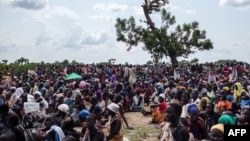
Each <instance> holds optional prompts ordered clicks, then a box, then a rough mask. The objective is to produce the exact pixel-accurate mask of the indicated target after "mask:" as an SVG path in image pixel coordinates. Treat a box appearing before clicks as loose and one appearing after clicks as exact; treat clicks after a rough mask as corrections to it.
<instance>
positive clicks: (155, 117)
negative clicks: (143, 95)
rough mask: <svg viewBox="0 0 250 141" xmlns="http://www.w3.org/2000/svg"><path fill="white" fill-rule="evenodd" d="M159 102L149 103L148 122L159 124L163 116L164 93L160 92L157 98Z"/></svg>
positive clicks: (164, 108) (165, 106) (164, 110)
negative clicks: (150, 113)
mask: <svg viewBox="0 0 250 141" xmlns="http://www.w3.org/2000/svg"><path fill="white" fill-rule="evenodd" d="M158 101H159V104H154V105H150V111H151V112H152V120H151V121H150V122H149V123H158V124H161V123H162V122H163V121H164V118H165V112H166V109H167V103H166V102H165V94H160V95H159V98H158Z"/></svg>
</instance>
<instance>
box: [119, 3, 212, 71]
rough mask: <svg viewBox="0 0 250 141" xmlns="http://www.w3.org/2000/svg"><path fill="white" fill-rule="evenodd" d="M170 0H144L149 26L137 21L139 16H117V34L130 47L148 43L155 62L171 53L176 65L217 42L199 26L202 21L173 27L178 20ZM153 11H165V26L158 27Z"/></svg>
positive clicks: (148, 49)
mask: <svg viewBox="0 0 250 141" xmlns="http://www.w3.org/2000/svg"><path fill="white" fill-rule="evenodd" d="M166 4H168V0H144V3H143V4H142V8H143V11H144V15H145V19H146V20H145V21H142V20H140V21H141V23H146V25H147V26H144V27H143V26H142V25H136V22H135V19H134V17H133V16H131V17H130V18H129V19H121V18H117V20H116V24H115V27H116V34H117V41H121V42H124V43H126V45H128V49H127V50H128V51H129V50H131V48H132V47H133V46H138V44H139V43H142V44H144V46H143V50H145V51H148V52H149V53H150V54H151V55H152V57H153V59H154V61H155V63H156V64H157V63H158V61H159V59H162V58H163V57H164V56H165V57H169V58H170V60H171V63H172V65H173V66H176V65H178V60H177V58H178V57H184V58H188V56H189V55H190V54H193V53H195V51H197V50H199V51H203V50H210V49H213V43H212V42H211V41H210V39H207V38H206V31H205V30H200V29H199V23H198V22H196V21H194V22H191V23H184V24H183V25H179V24H178V25H177V26H176V27H175V28H171V29H172V30H170V27H171V26H174V25H175V24H176V21H175V16H172V15H171V13H170V12H168V11H167V10H166V9H165V8H164V6H165V5H166ZM153 12H159V13H160V14H161V20H162V22H161V27H157V26H156V24H155V23H154V22H153V20H152V18H151V16H152V15H151V14H152V13H153Z"/></svg>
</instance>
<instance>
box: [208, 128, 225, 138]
mask: <svg viewBox="0 0 250 141" xmlns="http://www.w3.org/2000/svg"><path fill="white" fill-rule="evenodd" d="M209 138H210V141H224V125H223V124H216V125H213V126H212V128H211V131H210V134H209Z"/></svg>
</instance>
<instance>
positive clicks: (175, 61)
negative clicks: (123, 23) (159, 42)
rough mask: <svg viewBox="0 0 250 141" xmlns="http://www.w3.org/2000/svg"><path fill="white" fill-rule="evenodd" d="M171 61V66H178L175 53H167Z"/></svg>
mask: <svg viewBox="0 0 250 141" xmlns="http://www.w3.org/2000/svg"><path fill="white" fill-rule="evenodd" d="M169 57H170V60H171V63H172V67H173V68H174V67H175V66H178V65H179V63H178V60H177V56H176V55H169Z"/></svg>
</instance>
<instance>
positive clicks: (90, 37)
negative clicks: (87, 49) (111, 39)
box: [80, 32, 108, 45]
mask: <svg viewBox="0 0 250 141" xmlns="http://www.w3.org/2000/svg"><path fill="white" fill-rule="evenodd" d="M107 35H108V34H107V33H105V32H100V33H98V34H94V33H83V34H82V36H81V40H80V41H81V43H82V44H86V45H94V44H101V43H104V42H105V41H106V40H107V39H108V37H107Z"/></svg>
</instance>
